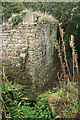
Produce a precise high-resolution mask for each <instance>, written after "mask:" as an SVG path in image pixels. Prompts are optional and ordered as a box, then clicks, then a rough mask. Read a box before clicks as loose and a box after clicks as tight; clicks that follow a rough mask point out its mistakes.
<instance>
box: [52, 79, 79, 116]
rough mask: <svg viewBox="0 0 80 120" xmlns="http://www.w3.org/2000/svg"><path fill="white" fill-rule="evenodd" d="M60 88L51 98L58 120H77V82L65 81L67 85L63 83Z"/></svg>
mask: <svg viewBox="0 0 80 120" xmlns="http://www.w3.org/2000/svg"><path fill="white" fill-rule="evenodd" d="M63 86H64V87H62V88H59V89H58V91H57V92H55V93H54V94H53V96H52V97H51V100H50V101H51V103H52V104H53V105H54V106H55V105H56V107H55V111H56V113H57V115H59V116H60V118H61V117H62V118H77V117H78V112H79V111H78V110H79V104H78V86H77V82H73V83H72V82H70V81H69V79H68V81H67V85H64V82H63Z"/></svg>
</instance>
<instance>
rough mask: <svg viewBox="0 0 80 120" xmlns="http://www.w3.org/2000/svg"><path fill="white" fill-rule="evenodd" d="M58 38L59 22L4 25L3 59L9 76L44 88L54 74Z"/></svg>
mask: <svg viewBox="0 0 80 120" xmlns="http://www.w3.org/2000/svg"><path fill="white" fill-rule="evenodd" d="M56 35H57V22H56V21H54V22H53V24H51V23H50V22H48V21H44V22H42V23H37V24H19V25H17V26H11V25H5V26H3V31H2V47H3V52H2V60H3V65H4V66H5V71H6V74H7V75H8V76H9V77H11V79H12V80H16V81H18V82H20V83H23V84H28V85H29V84H30V85H31V84H32V86H34V87H37V88H41V87H42V86H43V85H44V84H45V83H46V82H47V81H49V80H50V79H51V77H52V75H53V73H51V70H52V68H53V55H54V43H55V41H56V37H57V36H56ZM51 74H52V75H51Z"/></svg>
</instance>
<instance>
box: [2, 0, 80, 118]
mask: <svg viewBox="0 0 80 120" xmlns="http://www.w3.org/2000/svg"><path fill="white" fill-rule="evenodd" d="M2 5H3V18H4V21H7V20H8V19H9V18H10V17H11V16H12V14H13V13H17V15H16V16H15V17H13V18H12V19H11V20H12V22H13V24H14V25H15V24H18V23H19V22H21V21H22V18H23V16H24V15H25V13H23V12H21V11H22V10H24V9H25V8H26V7H27V8H28V9H31V10H32V11H39V10H40V11H41V12H47V13H49V14H52V15H54V14H55V17H56V19H58V20H59V22H61V23H62V24H59V30H58V33H59V36H58V40H57V41H56V44H55V47H56V49H57V54H58V57H59V59H60V64H61V65H60V71H58V80H59V85H58V86H57V87H56V88H55V89H52V90H48V91H46V92H45V93H43V94H41V95H40V96H38V98H37V100H36V102H35V103H34V104H32V103H31V102H30V101H28V100H27V101H25V100H22V96H24V95H25V94H26V91H25V90H23V88H18V89H16V88H15V85H13V84H12V82H10V81H9V80H8V79H7V77H6V75H5V72H4V67H3V73H2V76H3V83H2V91H3V92H2V97H3V98H2V102H3V113H4V116H5V118H41V119H44V118H47V119H53V117H52V115H53V116H54V119H56V118H76V119H77V118H79V113H78V112H79V109H80V105H79V102H78V93H79V90H78V89H79V79H80V75H79V66H78V62H79V60H80V53H79V52H78V51H79V49H80V44H79V42H80V41H79V39H78V38H79V35H78V30H79V23H78V19H79V3H50V2H48V3H46V4H45V3H44V2H43V3H36V4H35V3H33V2H29V3H24V2H23V3H2ZM7 8H8V9H7ZM62 28H65V29H64V31H63V29H62ZM52 30H53V25H51V32H52ZM75 43H76V45H75ZM22 66H23V64H22ZM50 106H51V107H50ZM53 109H54V110H53ZM54 111H55V113H54Z"/></svg>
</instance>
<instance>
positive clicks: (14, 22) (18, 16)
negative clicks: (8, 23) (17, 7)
mask: <svg viewBox="0 0 80 120" xmlns="http://www.w3.org/2000/svg"><path fill="white" fill-rule="evenodd" d="M21 21H22V17H21V16H20V15H17V16H15V17H13V18H12V23H13V25H18V24H19V23H20V22H21Z"/></svg>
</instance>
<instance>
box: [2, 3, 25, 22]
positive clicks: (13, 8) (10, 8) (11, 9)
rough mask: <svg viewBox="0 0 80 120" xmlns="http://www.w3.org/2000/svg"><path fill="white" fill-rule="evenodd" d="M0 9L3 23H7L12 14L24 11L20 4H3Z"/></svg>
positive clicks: (22, 5)
mask: <svg viewBox="0 0 80 120" xmlns="http://www.w3.org/2000/svg"><path fill="white" fill-rule="evenodd" d="M2 7H3V8H2V11H3V18H4V21H7V20H8V19H9V18H10V17H11V16H12V14H13V13H20V12H21V11H22V10H23V9H25V6H24V4H23V3H22V2H20V3H19V2H3V3H2Z"/></svg>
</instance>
